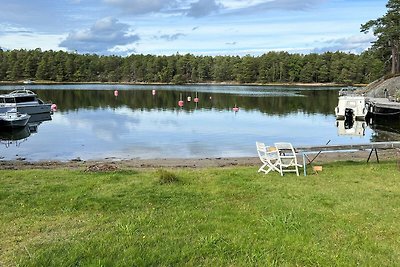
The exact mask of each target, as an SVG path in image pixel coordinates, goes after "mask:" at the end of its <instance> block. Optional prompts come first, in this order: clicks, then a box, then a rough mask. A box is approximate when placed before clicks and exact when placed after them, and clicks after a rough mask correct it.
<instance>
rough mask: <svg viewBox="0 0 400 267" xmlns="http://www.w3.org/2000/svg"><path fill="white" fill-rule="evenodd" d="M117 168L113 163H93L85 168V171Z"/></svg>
mask: <svg viewBox="0 0 400 267" xmlns="http://www.w3.org/2000/svg"><path fill="white" fill-rule="evenodd" d="M116 170H118V166H116V165H115V163H113V164H110V163H101V164H93V165H90V166H88V167H87V168H86V170H85V171H86V172H112V171H116Z"/></svg>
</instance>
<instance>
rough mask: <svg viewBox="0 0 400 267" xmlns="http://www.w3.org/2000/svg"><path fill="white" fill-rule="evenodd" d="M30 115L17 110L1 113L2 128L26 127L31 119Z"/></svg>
mask: <svg viewBox="0 0 400 267" xmlns="http://www.w3.org/2000/svg"><path fill="white" fill-rule="evenodd" d="M30 117H31V116H30V115H28V114H21V113H19V112H17V111H16V110H12V111H7V112H6V113H1V114H0V127H1V128H18V127H25V126H26V124H27V123H28V121H29V119H30Z"/></svg>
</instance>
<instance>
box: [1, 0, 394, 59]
mask: <svg viewBox="0 0 400 267" xmlns="http://www.w3.org/2000/svg"><path fill="white" fill-rule="evenodd" d="M386 3H387V1H385V0H303V1H301V0H0V7H1V8H0V47H1V48H2V49H20V48H24V49H35V48H41V49H42V50H49V49H53V50H65V51H77V52H78V53H97V54H104V55H109V54H117V55H129V54H132V53H139V54H153V55H171V54H175V53H180V54H186V53H192V54H195V55H213V56H214V55H241V56H242V55H246V54H251V55H260V54H263V53H265V52H268V51H288V52H290V53H310V52H317V53H320V52H325V51H338V50H339V51H345V52H354V53H359V52H362V51H363V50H365V49H366V48H368V47H369V46H370V42H371V41H373V40H374V37H373V36H372V35H371V34H369V35H365V34H363V33H360V25H361V24H362V23H365V22H367V21H368V20H370V19H376V18H378V17H380V16H382V15H384V14H385V12H386V8H385V4H386Z"/></svg>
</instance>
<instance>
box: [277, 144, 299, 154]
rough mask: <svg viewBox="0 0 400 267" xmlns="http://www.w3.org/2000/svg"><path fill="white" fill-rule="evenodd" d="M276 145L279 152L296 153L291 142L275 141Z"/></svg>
mask: <svg viewBox="0 0 400 267" xmlns="http://www.w3.org/2000/svg"><path fill="white" fill-rule="evenodd" d="M275 147H276V149H277V150H278V151H279V152H284V153H291V154H293V155H294V154H296V153H295V151H294V148H293V146H292V144H291V143H286V142H280V143H275Z"/></svg>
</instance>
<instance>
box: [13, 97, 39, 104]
mask: <svg viewBox="0 0 400 267" xmlns="http://www.w3.org/2000/svg"><path fill="white" fill-rule="evenodd" d="M15 101H16V102H17V103H23V102H32V101H35V97H33V96H21V97H16V98H15Z"/></svg>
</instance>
